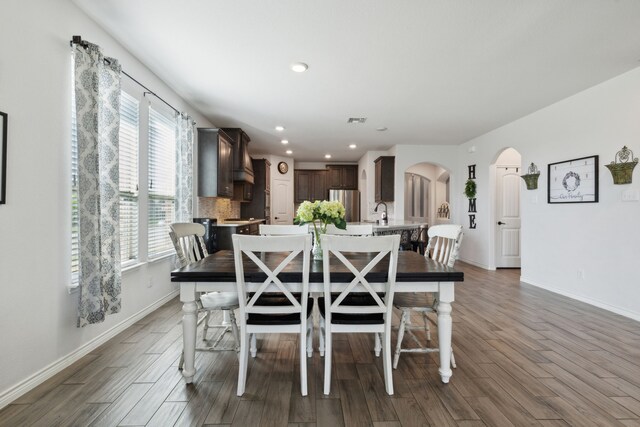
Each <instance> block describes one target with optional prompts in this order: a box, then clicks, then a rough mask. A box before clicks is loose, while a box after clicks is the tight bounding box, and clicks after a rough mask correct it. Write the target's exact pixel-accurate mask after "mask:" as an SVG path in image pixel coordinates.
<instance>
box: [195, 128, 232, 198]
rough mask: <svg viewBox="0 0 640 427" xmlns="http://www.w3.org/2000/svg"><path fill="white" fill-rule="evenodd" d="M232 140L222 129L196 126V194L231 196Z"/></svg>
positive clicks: (203, 195) (202, 195) (200, 195)
mask: <svg viewBox="0 0 640 427" xmlns="http://www.w3.org/2000/svg"><path fill="white" fill-rule="evenodd" d="M232 162H233V142H232V139H231V138H230V137H229V136H228V135H227V134H226V132H224V131H223V130H222V129H217V128H198V196H199V197H229V198H231V197H233V163H232Z"/></svg>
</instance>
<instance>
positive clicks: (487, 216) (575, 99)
mask: <svg viewBox="0 0 640 427" xmlns="http://www.w3.org/2000/svg"><path fill="white" fill-rule="evenodd" d="M638 93H640V68H638V69H635V70H632V71H630V72H628V73H626V74H623V75H621V76H618V77H616V78H614V79H611V80H609V81H607V82H604V83H601V84H600V85H597V86H594V87H593V88H590V89H588V90H585V91H583V92H581V93H578V94H577V95H574V96H572V97H570V98H567V99H565V100H563V101H560V102H558V103H556V104H554V105H551V106H549V107H546V108H544V109H542V110H540V111H537V112H536V113H533V114H531V115H529V116H526V117H524V118H522V119H520V120H517V121H515V122H513V123H510V124H508V125H506V126H503V127H501V128H499V129H496V130H494V131H492V132H489V133H487V134H485V135H482V136H480V137H478V138H475V139H473V140H471V141H469V142H468V143H466V144H464V145H462V146H460V147H459V148H458V153H459V156H458V158H459V164H458V168H457V170H458V171H459V175H462V176H461V178H463V179H462V180H457V181H456V182H452V189H453V190H452V198H457V199H458V203H461V199H462V198H461V197H460V195H459V193H460V192H461V190H462V184H461V183H462V182H464V180H465V179H466V176H467V165H470V164H476V177H477V187H478V196H477V210H478V212H477V214H476V223H477V228H476V229H475V230H469V229H468V221H467V222H463V224H464V225H465V230H464V232H465V240H464V243H463V245H462V248H461V259H463V260H467V261H470V262H473V263H476V264H478V265H482V266H485V267H487V266H489V264H490V253H489V250H488V245H487V242H489V241H490V239H492V238H493V237H492V236H493V229H494V228H493V221H492V216H491V209H492V207H491V201H490V200H491V191H492V190H491V189H492V187H493V183H492V182H491V180H490V165H491V164H492V163H494V162H495V161H496V159H497V157H498V155H499V154H500V152H501V151H502V150H503V149H504V148H507V147H513V148H515V149H516V150H518V152H520V154H521V155H522V165H523V167H525V168H526V167H528V165H529V164H530V163H531V162H534V163H536V164H537V165H538V167H539V168H540V170H541V175H540V179H539V182H538V189H537V190H529V191H528V190H526V187H525V185H524V182H523V183H522V187H521V188H522V193H521V200H522V201H521V207H522V280H523V281H525V282H528V283H531V284H534V285H538V286H541V287H544V288H547V289H551V290H554V291H556V292H559V293H562V294H565V295H568V296H571V297H574V298H577V299H580V300H583V301H586V302H590V303H592V304H595V305H598V306H601V307H604V308H607V309H609V310H612V311H615V312H618V313H621V314H624V315H627V316H630V317H633V318H636V319H640V287H639V286H638V283H640V270H638V267H637V264H638V254H639V253H640V251H639V250H638V247H637V245H638V242H640V227H638V218H639V214H640V203H638V202H622V201H621V198H622V192H623V191H624V190H629V189H635V190H638V189H640V175H639V173H638V168H636V171H635V173H634V182H633V183H632V184H629V185H614V184H613V180H612V178H611V174H610V172H609V170H608V169H606V168H605V167H604V165H605V164H608V163H609V162H611V161H612V160H613V159H614V156H615V154H616V152H617V151H618V150H620V148H622V146H623V145H627V146H628V147H630V148H631V149H632V150H635V155H636V156H638V154H640V143H639V141H640V138H639V136H640V120H639V118H640V96H638ZM471 147H476V151H475V152H474V153H470V152H469V151H470V150H469V149H470V148H471ZM595 154H597V155H599V156H600V174H599V176H600V186H599V187H600V201H599V203H585V204H555V205H550V204H547V176H548V174H547V165H548V164H549V163H553V162H559V161H563V160H570V159H574V158H579V157H585V156H590V155H595ZM458 188H459V189H460V190H459V191H457V190H456V189H458ZM578 270H580V271H582V272H583V278H582V279H579V278H578Z"/></svg>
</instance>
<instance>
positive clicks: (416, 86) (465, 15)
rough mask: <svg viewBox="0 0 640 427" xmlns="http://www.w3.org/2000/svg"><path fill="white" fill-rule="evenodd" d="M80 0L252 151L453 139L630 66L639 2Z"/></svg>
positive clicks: (341, 151)
mask: <svg viewBox="0 0 640 427" xmlns="http://www.w3.org/2000/svg"><path fill="white" fill-rule="evenodd" d="M74 1H75V2H76V3H77V4H78V5H79V6H80V7H81V8H82V9H83V10H85V11H86V12H87V13H88V14H89V15H90V16H91V17H92V18H93V19H95V20H96V21H97V22H98V23H99V24H100V25H101V26H103V27H104V28H105V29H106V30H107V31H108V32H109V33H111V34H112V35H113V37H115V38H116V39H117V40H119V41H120V42H121V43H122V44H123V45H124V46H125V47H126V48H127V49H128V50H129V51H130V52H132V53H133V54H134V55H135V56H136V57H138V58H139V59H140V60H141V61H142V62H143V63H144V64H146V65H147V66H148V67H149V68H150V69H151V70H152V71H154V72H155V73H156V74H157V75H158V76H159V77H160V78H161V79H163V80H164V81H166V82H168V84H169V85H170V86H171V87H172V88H173V89H175V91H176V92H178V93H179V94H180V95H181V96H182V97H184V98H185V99H186V100H187V101H188V102H189V103H190V104H191V105H192V106H193V107H194V108H196V109H197V110H199V111H200V112H201V113H202V114H204V115H205V116H207V117H208V118H209V119H210V120H211V121H212V123H215V124H216V125H217V126H239V127H242V128H243V129H245V131H246V132H247V133H248V134H249V135H250V136H251V139H252V144H251V151H252V152H254V153H255V152H263V153H272V154H281V155H282V154H284V149H285V147H284V146H283V145H282V144H280V142H279V141H280V139H281V138H287V139H288V140H289V141H290V144H289V147H288V148H290V149H291V150H293V157H294V158H295V159H296V160H301V161H324V157H323V156H324V154H325V153H331V154H332V155H333V159H332V160H344V161H351V160H357V159H358V158H360V157H361V155H362V154H363V153H364V151H366V150H371V149H386V148H388V147H390V146H393V145H396V144H460V143H463V142H465V141H468V140H469V139H471V138H473V137H475V136H478V135H481V134H483V133H486V132H487V131H490V130H492V129H495V128H497V127H500V126H502V125H504V124H506V123H509V122H511V121H513V120H515V119H517V118H519V117H522V116H524V115H526V114H529V113H531V112H533V111H536V110H538V109H540V108H542V107H545V106H547V105H550V104H552V103H554V102H556V101H559V100H561V99H563V98H566V97H567V96H570V95H572V94H574V93H576V92H579V91H581V90H583V89H586V88H588V87H591V86H593V85H595V84H597V83H600V82H602V81H604V80H607V79H609V78H611V77H614V76H616V75H619V74H622V73H624V72H625V71H628V70H630V69H632V68H635V67H638V66H640V63H639V62H638V61H639V60H640V25H639V24H640V1H638V0H536V1H531V0H482V1H477V0H476V1H472V0H437V1H432V0H402V1H391V0H306V1H305V0H253V1H252V0H224V1H223V0H179V1H176V0H172V1H168V0H135V1H132V0H74ZM106 53H107V54H108V52H106ZM296 61H303V62H306V63H308V64H309V70H308V71H307V72H306V73H302V74H298V73H294V72H292V71H291V70H290V68H289V66H290V64H291V63H292V62H296ZM125 71H126V64H125ZM159 95H160V96H162V94H161V93H159ZM349 117H367V118H368V120H367V122H366V123H365V124H356V125H353V124H352V125H350V124H347V118H349ZM278 124H282V125H284V126H285V127H286V130H285V132H283V133H278V132H276V131H275V130H274V127H275V126H276V125H278ZM383 126H384V127H387V128H388V131H386V132H378V131H376V130H375V129H376V128H377V127H383ZM350 143H355V144H357V145H358V148H357V149H356V150H349V148H347V145H348V144H350Z"/></svg>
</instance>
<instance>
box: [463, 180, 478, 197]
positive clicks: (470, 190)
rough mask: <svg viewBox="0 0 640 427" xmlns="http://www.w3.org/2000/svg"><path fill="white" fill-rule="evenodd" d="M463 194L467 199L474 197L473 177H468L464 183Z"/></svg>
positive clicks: (474, 183)
mask: <svg viewBox="0 0 640 427" xmlns="http://www.w3.org/2000/svg"><path fill="white" fill-rule="evenodd" d="M464 195H465V196H467V199H474V198H475V197H476V182H475V181H474V180H473V179H468V180H467V182H466V183H465V184H464Z"/></svg>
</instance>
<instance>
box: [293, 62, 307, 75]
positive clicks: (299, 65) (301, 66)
mask: <svg viewBox="0 0 640 427" xmlns="http://www.w3.org/2000/svg"><path fill="white" fill-rule="evenodd" d="M308 68H309V66H308V65H307V64H305V63H304V62H294V63H293V64H291V69H292V70H293V71H295V72H296V73H304V72H305V71H307V69H308Z"/></svg>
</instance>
